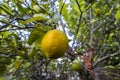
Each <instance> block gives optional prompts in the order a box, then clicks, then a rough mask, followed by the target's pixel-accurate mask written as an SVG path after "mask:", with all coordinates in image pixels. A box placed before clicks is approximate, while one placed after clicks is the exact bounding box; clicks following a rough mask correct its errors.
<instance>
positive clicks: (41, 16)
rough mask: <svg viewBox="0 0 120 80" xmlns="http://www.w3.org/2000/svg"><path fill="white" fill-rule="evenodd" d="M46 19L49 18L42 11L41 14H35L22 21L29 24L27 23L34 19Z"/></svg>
mask: <svg viewBox="0 0 120 80" xmlns="http://www.w3.org/2000/svg"><path fill="white" fill-rule="evenodd" d="M46 19H47V17H46V15H45V14H42V13H40V14H35V15H34V16H33V17H32V18H30V19H28V20H26V21H22V22H23V24H27V23H30V22H33V21H44V20H46Z"/></svg>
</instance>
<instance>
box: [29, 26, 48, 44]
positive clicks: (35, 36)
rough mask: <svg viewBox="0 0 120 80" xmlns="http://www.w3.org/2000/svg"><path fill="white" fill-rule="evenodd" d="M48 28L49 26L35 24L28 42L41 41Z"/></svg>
mask: <svg viewBox="0 0 120 80" xmlns="http://www.w3.org/2000/svg"><path fill="white" fill-rule="evenodd" d="M48 30H50V27H48V26H44V25H36V26H35V27H34V29H33V30H32V32H31V34H30V36H29V40H28V43H29V44H30V45H31V44H32V43H33V42H35V41H37V40H38V42H39V41H40V42H41V39H42V37H43V36H44V34H45V33H46V32H47V31H48Z"/></svg>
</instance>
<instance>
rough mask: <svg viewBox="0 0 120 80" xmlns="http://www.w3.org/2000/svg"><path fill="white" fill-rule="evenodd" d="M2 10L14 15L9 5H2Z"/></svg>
mask: <svg viewBox="0 0 120 80" xmlns="http://www.w3.org/2000/svg"><path fill="white" fill-rule="evenodd" d="M2 8H3V9H4V10H5V11H7V12H8V13H9V14H11V15H12V10H11V9H10V7H9V6H8V4H7V3H4V2H3V3H2ZM5 13H6V12H5Z"/></svg>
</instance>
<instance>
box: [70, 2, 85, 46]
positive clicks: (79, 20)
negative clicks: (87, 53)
mask: <svg viewBox="0 0 120 80" xmlns="http://www.w3.org/2000/svg"><path fill="white" fill-rule="evenodd" d="M76 3H77V5H78V8H79V10H80V16H79V18H78V23H77V29H76V33H75V36H74V39H73V44H72V47H73V46H74V44H75V40H76V37H77V34H78V31H79V28H80V23H81V19H82V13H83V11H82V10H81V7H80V4H79V2H78V0H76Z"/></svg>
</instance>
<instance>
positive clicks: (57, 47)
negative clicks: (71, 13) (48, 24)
mask: <svg viewBox="0 0 120 80" xmlns="http://www.w3.org/2000/svg"><path fill="white" fill-rule="evenodd" d="M67 47H68V38H67V36H66V35H65V34H64V33H63V32H62V31H60V30H56V29H55V30H51V31H48V32H47V33H46V34H45V36H44V37H43V39H42V41H41V50H42V52H43V53H44V54H45V56H46V58H49V59H56V58H59V57H62V56H63V55H64V54H65V51H66V49H67Z"/></svg>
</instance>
